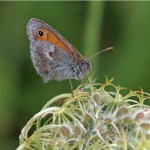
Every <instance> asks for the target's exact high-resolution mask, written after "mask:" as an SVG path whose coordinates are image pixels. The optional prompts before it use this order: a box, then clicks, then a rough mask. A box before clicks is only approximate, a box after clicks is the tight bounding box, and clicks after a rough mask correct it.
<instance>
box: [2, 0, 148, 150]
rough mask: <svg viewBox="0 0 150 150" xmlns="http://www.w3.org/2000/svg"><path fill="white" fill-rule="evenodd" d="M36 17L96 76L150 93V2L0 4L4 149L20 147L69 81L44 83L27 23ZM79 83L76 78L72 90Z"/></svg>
mask: <svg viewBox="0 0 150 150" xmlns="http://www.w3.org/2000/svg"><path fill="white" fill-rule="evenodd" d="M33 17H34V18H38V19H41V20H43V21H45V22H47V23H48V24H49V25H51V26H52V27H54V28H55V29H56V30H57V31H59V32H60V33H61V34H62V35H63V36H64V37H65V38H66V39H67V40H68V41H69V42H70V43H72V44H73V45H74V46H75V47H76V48H77V49H78V50H79V52H81V54H83V56H85V57H87V58H88V57H90V56H91V55H92V54H94V53H96V52H98V51H99V50H102V49H104V48H107V47H110V46H113V47H114V50H113V51H110V52H104V53H102V54H100V55H98V56H96V57H95V58H94V59H93V69H92V71H91V73H94V77H97V78H98V81H100V82H104V81H105V75H107V76H108V77H109V78H112V77H114V78H115V81H114V83H115V84H119V85H121V86H124V87H127V88H129V89H133V90H137V89H139V87H142V88H143V89H144V91H146V92H150V90H149V83H150V67H149V63H150V2H106V1H105V2H104V1H101V2H92V1H84V2H80V1H74V2H73V1H72V2H71V1H70V2H69V1H68V2H63V1H62V2H34V1H33V2H0V31H1V32H0V141H1V142H0V149H3V150H11V149H15V148H16V147H17V146H18V142H19V140H18V136H19V134H20V131H21V129H22V127H23V126H24V125H25V124H26V122H27V121H28V120H29V119H30V118H31V117H32V116H33V115H34V114H35V113H37V112H38V111H39V110H40V109H41V108H42V106H43V105H44V104H45V103H46V102H47V101H48V100H49V99H50V98H52V97H54V96H56V95H58V94H61V93H66V92H70V85H69V81H62V82H57V81H50V82H49V83H48V84H45V83H43V81H42V79H41V77H40V76H38V75H37V74H36V71H35V69H34V68H33V65H32V61H31V59H30V52H29V40H28V38H27V34H26V25H27V23H28V21H29V19H30V18H33ZM79 84H80V81H73V85H74V88H75V87H76V86H77V85H79Z"/></svg>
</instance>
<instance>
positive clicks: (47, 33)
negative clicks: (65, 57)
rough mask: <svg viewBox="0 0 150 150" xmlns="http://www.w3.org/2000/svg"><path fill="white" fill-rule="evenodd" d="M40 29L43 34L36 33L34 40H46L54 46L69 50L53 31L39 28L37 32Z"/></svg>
mask: <svg viewBox="0 0 150 150" xmlns="http://www.w3.org/2000/svg"><path fill="white" fill-rule="evenodd" d="M40 31H41V32H43V35H42V34H41V35H40V34H38V33H37V36H35V39H36V40H43V41H48V42H50V43H52V44H54V45H56V46H59V47H61V48H62V49H64V50H65V51H67V52H69V47H67V45H65V44H64V43H63V42H62V41H61V40H60V39H59V38H58V37H57V36H56V35H55V34H54V33H52V32H50V31H48V30H46V29H39V31H38V32H40Z"/></svg>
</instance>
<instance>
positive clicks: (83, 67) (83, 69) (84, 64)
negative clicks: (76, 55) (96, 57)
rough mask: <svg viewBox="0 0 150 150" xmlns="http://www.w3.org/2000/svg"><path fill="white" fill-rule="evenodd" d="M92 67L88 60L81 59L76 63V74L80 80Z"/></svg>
mask: <svg viewBox="0 0 150 150" xmlns="http://www.w3.org/2000/svg"><path fill="white" fill-rule="evenodd" d="M91 69H92V64H91V62H90V61H89V60H86V59H83V60H81V61H80V62H79V64H78V71H77V76H78V79H79V80H81V79H82V78H83V77H84V76H85V75H87V74H88V72H89V71H90V70H91Z"/></svg>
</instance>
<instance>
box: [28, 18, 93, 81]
mask: <svg viewBox="0 0 150 150" xmlns="http://www.w3.org/2000/svg"><path fill="white" fill-rule="evenodd" d="M27 34H28V38H29V40H30V49H31V50H30V52H31V59H32V61H33V65H34V67H35V69H36V71H37V73H38V74H39V75H40V76H41V77H42V78H43V80H44V82H48V81H49V80H58V81H60V80H65V79H76V80H81V79H83V78H84V77H85V76H86V75H87V74H88V73H89V71H90V70H91V69H92V64H91V62H90V61H89V60H88V59H85V58H84V57H82V55H81V54H80V53H79V52H78V51H77V50H76V49H75V47H73V46H72V45H71V44H70V43H69V42H68V41H67V40H66V39H65V38H64V37H63V36H62V35H60V34H59V33H58V32H57V31H56V30H55V29H53V28H52V27H51V26H49V25H48V24H46V23H45V22H43V21H41V20H39V19H35V18H32V19H30V20H29V22H28V24H27Z"/></svg>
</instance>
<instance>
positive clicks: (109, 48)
mask: <svg viewBox="0 0 150 150" xmlns="http://www.w3.org/2000/svg"><path fill="white" fill-rule="evenodd" d="M112 49H114V48H113V47H108V48H106V49H103V50H102V51H99V52H98V53H96V54H94V55H92V56H91V57H89V58H88V60H90V59H92V58H93V57H95V56H96V55H98V54H100V53H103V52H105V51H109V50H112Z"/></svg>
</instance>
